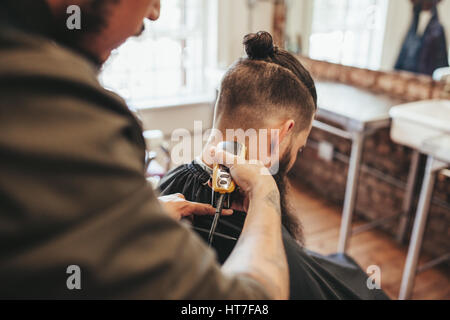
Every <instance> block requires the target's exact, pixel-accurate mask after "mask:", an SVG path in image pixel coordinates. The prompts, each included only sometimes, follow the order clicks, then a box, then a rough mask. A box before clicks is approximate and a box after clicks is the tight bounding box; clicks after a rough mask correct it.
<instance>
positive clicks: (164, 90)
mask: <svg viewBox="0 0 450 320" xmlns="http://www.w3.org/2000/svg"><path fill="white" fill-rule="evenodd" d="M208 2H210V1H208V0H162V1H161V8H162V10H161V16H160V18H159V19H158V20H157V21H154V22H151V21H146V22H145V24H146V30H145V32H144V34H142V35H141V36H140V37H138V38H136V37H135V38H130V39H129V40H128V41H127V42H126V43H125V44H123V45H122V46H121V47H120V48H118V49H117V50H115V51H114V52H113V53H112V55H111V57H110V59H109V60H108V61H107V62H106V64H105V66H104V68H103V70H102V72H101V75H100V81H101V82H102V84H103V85H104V86H105V87H106V88H108V89H112V90H113V91H115V92H117V93H119V94H120V95H121V96H122V97H123V98H125V99H126V100H127V102H128V103H129V104H130V105H131V106H132V107H137V108H139V107H150V106H153V105H158V104H161V103H165V102H166V101H171V100H173V99H174V98H193V97H196V96H204V95H205V94H207V93H209V90H210V89H211V88H210V87H209V86H208V81H207V79H206V73H207V68H208V63H209V62H210V59H209V53H208V46H207V44H208V41H207V40H208V27H207V24H208V18H207V17H208V15H207V14H206V13H207V12H208V10H209V9H210V7H211V3H209V4H208ZM211 45H212V44H211Z"/></svg>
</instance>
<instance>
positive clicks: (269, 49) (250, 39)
mask: <svg viewBox="0 0 450 320" xmlns="http://www.w3.org/2000/svg"><path fill="white" fill-rule="evenodd" d="M244 47H245V52H246V53H247V56H248V58H249V59H252V60H264V59H267V58H269V57H273V56H274V54H275V46H274V45H273V39H272V36H271V35H270V33H268V32H265V31H260V32H258V33H250V34H248V35H246V36H245V37H244Z"/></svg>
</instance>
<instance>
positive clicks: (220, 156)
mask: <svg viewBox="0 0 450 320" xmlns="http://www.w3.org/2000/svg"><path fill="white" fill-rule="evenodd" d="M210 154H211V156H212V158H213V159H214V162H215V163H218V164H222V165H224V166H226V167H231V166H233V165H234V164H235V163H236V162H237V157H236V156H235V155H233V154H231V153H229V152H226V151H224V150H221V149H217V148H216V147H212V148H211V149H210Z"/></svg>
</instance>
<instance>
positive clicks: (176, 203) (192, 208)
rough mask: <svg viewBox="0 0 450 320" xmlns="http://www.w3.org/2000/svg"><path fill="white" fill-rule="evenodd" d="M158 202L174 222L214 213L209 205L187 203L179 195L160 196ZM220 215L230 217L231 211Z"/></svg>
mask: <svg viewBox="0 0 450 320" xmlns="http://www.w3.org/2000/svg"><path fill="white" fill-rule="evenodd" d="M158 200H159V202H160V203H161V205H162V206H163V208H164V209H165V210H166V212H167V213H168V214H169V215H170V216H171V217H172V218H173V219H175V220H181V219H182V218H184V217H189V216H192V215H200V216H204V215H214V213H215V212H216V209H214V207H213V206H211V205H209V204H205V203H197V202H191V201H187V200H186V199H185V198H184V196H183V195H182V194H181V193H176V194H171V195H168V196H162V197H159V198H158ZM222 214H223V215H226V216H229V215H232V214H233V210H231V209H229V210H227V209H224V210H223V211H222Z"/></svg>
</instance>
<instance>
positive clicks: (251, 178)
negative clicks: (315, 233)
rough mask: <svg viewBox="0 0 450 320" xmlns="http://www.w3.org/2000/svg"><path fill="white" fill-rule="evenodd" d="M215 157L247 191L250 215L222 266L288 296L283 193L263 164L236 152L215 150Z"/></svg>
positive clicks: (274, 294) (273, 293)
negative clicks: (241, 157)
mask: <svg viewBox="0 0 450 320" xmlns="http://www.w3.org/2000/svg"><path fill="white" fill-rule="evenodd" d="M212 152H213V156H214V158H215V161H216V162H218V163H221V164H224V165H228V166H229V167H230V172H231V175H232V177H233V179H234V181H235V182H236V183H237V184H238V185H239V187H240V188H241V190H242V191H243V192H244V194H245V197H246V201H245V204H244V205H245V207H246V209H247V210H246V211H247V218H246V221H245V225H244V229H243V230H242V233H241V236H240V238H239V241H238V243H237V245H236V247H235V248H234V250H233V252H232V254H231V255H230V257H229V258H228V260H227V261H226V262H225V264H224V266H223V267H222V270H223V271H224V272H225V273H226V274H229V275H247V276H249V277H251V278H253V279H254V280H256V281H257V282H258V283H260V284H261V285H262V286H263V287H264V288H265V289H266V291H267V292H268V293H269V294H270V295H271V297H272V298H274V299H287V298H288V297H289V271H288V265H287V260H286V255H285V251H284V246H283V242H282V236H281V209H280V193H279V190H278V188H277V185H276V183H275V181H274V179H273V177H272V176H271V175H270V173H269V171H268V169H267V168H265V167H264V166H263V165H262V164H248V163H244V164H242V163H239V162H238V160H237V158H236V157H234V156H233V155H230V154H227V153H225V152H223V151H220V150H215V149H213V150H212Z"/></svg>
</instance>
